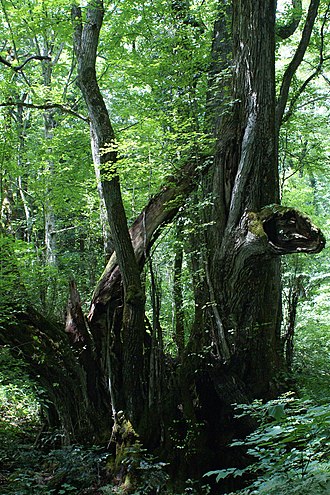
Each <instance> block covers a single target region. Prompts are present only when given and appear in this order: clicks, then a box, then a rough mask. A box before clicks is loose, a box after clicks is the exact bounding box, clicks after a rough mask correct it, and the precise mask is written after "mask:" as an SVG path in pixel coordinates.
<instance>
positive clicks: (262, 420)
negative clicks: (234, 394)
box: [207, 393, 330, 495]
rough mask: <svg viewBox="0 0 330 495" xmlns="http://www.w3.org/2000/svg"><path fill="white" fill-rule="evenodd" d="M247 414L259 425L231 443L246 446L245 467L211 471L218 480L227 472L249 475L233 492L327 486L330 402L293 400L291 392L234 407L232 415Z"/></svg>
mask: <svg viewBox="0 0 330 495" xmlns="http://www.w3.org/2000/svg"><path fill="white" fill-rule="evenodd" d="M246 415H249V416H251V417H252V418H254V419H255V420H257V422H258V424H259V426H258V428H257V429H256V430H255V431H253V432H252V433H251V434H250V435H248V436H247V437H246V438H245V439H244V440H236V441H233V442H232V444H231V445H232V447H239V448H244V449H246V452H247V454H248V455H249V457H250V459H251V462H250V464H249V465H248V466H247V467H244V468H241V469H238V468H235V467H233V468H228V469H223V470H218V471H211V472H209V473H207V476H213V475H215V476H216V480H217V481H218V482H220V481H221V480H222V479H225V478H228V477H241V476H244V478H245V479H251V478H252V480H253V481H252V482H250V484H248V486H247V487H246V488H243V489H242V490H238V491H236V492H235V494H241V495H252V494H260V495H261V494H264V495H266V494H267V495H272V494H274V495H275V494H277V493H280V494H281V495H286V494H288V495H289V494H294V493H295V494H297V495H298V494H299V495H303V494H306V495H307V494H310V493H313V494H326V493H328V492H329V487H330V463H329V454H330V449H329V445H330V443H329V440H330V433H329V432H330V429H329V426H330V406H329V404H325V405H316V404H315V403H313V402H312V401H306V400H302V399H297V398H295V397H294V395H293V394H292V393H288V394H285V395H283V396H281V397H280V398H278V399H276V400H273V401H270V402H268V403H266V404H263V403H262V402H261V401H254V402H253V403H252V404H251V405H239V406H237V417H238V418H241V417H244V416H246Z"/></svg>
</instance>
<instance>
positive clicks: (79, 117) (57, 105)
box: [0, 101, 89, 123]
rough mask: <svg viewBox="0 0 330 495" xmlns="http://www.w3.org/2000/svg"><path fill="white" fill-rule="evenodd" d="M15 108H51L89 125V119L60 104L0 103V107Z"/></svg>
mask: <svg viewBox="0 0 330 495" xmlns="http://www.w3.org/2000/svg"><path fill="white" fill-rule="evenodd" d="M16 106H20V107H26V108H35V109H37V110H51V109H53V108H58V109H59V110H61V111H62V112H64V113H68V114H70V115H73V116H74V117H77V118H78V119H80V120H83V121H84V122H88V123H89V119H88V118H87V117H84V115H81V114H80V113H78V112H75V111H74V110H71V108H68V107H66V106H64V105H61V103H43V104H40V105H37V104H35V103H23V102H22V101H10V102H6V103H0V107H16Z"/></svg>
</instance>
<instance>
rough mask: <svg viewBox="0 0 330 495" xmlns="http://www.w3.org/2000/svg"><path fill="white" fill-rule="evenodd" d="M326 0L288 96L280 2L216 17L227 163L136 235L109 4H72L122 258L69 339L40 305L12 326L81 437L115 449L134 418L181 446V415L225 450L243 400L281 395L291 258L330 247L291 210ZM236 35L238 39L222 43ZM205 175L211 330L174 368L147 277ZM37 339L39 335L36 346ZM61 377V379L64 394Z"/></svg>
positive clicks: (139, 222) (195, 173)
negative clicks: (101, 71)
mask: <svg viewBox="0 0 330 495" xmlns="http://www.w3.org/2000/svg"><path fill="white" fill-rule="evenodd" d="M318 4H319V1H317V0H312V1H311V3H310V8H309V12H308V15H307V18H306V22H305V27H304V29H303V33H302V41H301V42H300V44H299V46H298V49H297V52H296V55H295V56H294V58H293V60H292V62H291V64H289V66H288V69H287V71H286V72H285V73H284V77H283V83H282V87H281V91H280V95H279V98H278V101H276V94H275V32H276V30H275V12H276V2H275V0H236V1H234V2H232V5H230V3H229V2H224V6H225V7H226V8H225V11H226V12H224V11H223V9H221V12H220V14H219V20H217V22H216V23H215V31H214V42H213V49H212V50H213V51H212V64H211V68H210V80H211V79H212V84H210V89H209V91H215V92H216V98H215V99H214V100H213V104H212V105H210V104H209V103H208V104H207V113H208V114H209V117H208V119H207V121H208V122H210V127H211V128H213V129H214V130H215V139H216V145H215V149H214V155H213V160H212V162H210V160H206V161H205V160H204V159H202V158H200V159H199V160H196V158H195V157H194V159H192V160H191V161H187V163H186V165H185V166H184V167H183V168H182V170H180V171H179V172H178V173H177V176H176V177H174V178H172V180H171V182H170V183H169V184H166V185H165V186H164V187H163V189H162V190H161V191H160V192H159V193H158V194H157V195H156V196H154V197H153V198H152V199H151V200H150V201H149V203H148V204H147V205H146V207H145V208H144V210H143V211H142V213H141V214H140V215H139V216H138V218H137V219H136V220H135V222H134V223H133V224H132V226H131V227H130V229H129V228H128V226H127V220H126V216H125V211H124V207H123V202H122V198H121V192H120V180H119V175H118V173H117V169H116V164H117V154H116V139H115V133H114V130H113V126H112V124H111V119H110V116H109V113H108V110H107V107H106V105H105V100H104V98H103V96H102V93H101V91H100V88H99V85H98V81H97V76H96V62H97V48H98V42H99V36H100V31H101V27H102V22H103V16H104V7H103V2H102V0H93V1H92V2H90V3H89V4H88V7H87V10H86V13H85V17H84V16H83V15H82V12H81V9H80V8H78V7H76V6H74V7H73V8H72V22H73V27H74V43H75V51H76V57H77V60H78V69H77V70H78V85H79V88H80V90H81V92H82V95H83V97H84V100H85V103H86V107H87V110H88V115H89V122H90V132H91V145H92V154H93V160H94V165H95V169H96V173H97V176H98V181H99V186H100V193H101V196H102V198H103V199H104V202H105V205H106V210H107V217H108V222H109V226H110V230H111V234H112V241H113V246H114V253H113V255H112V257H111V259H110V260H109V262H108V264H107V266H106V268H105V270H104V273H103V274H102V276H101V278H100V280H99V282H98V284H97V287H96V288H95V291H94V295H93V299H92V302H91V308H90V312H89V315H88V317H85V316H84V315H83V313H82V310H81V305H80V300H79V295H78V293H77V290H76V288H75V285H74V284H73V283H72V285H71V296H70V302H69V307H68V316H67V324H66V332H64V331H63V329H62V328H60V326H57V327H56V326H54V325H50V324H48V323H47V322H46V321H45V320H44V319H43V318H42V317H41V316H40V315H38V313H37V312H36V311H35V310H33V309H31V308H30V309H27V310H26V311H25V312H23V311H21V312H18V313H17V314H15V315H14V316H13V321H12V322H11V324H10V325H9V326H8V328H5V329H2V328H1V329H0V338H1V341H2V342H3V343H8V344H10V345H13V344H14V345H17V346H20V349H21V352H22V353H23V356H24V358H25V359H26V360H27V362H28V363H29V365H30V368H31V372H32V374H33V375H34V376H38V377H40V380H41V381H42V384H43V385H44V387H45V388H46V390H48V391H49V393H50V398H51V400H52V402H53V404H54V407H55V410H56V413H57V416H58V418H59V421H60V423H61V424H62V426H63V427H64V428H65V430H66V432H67V437H68V439H69V440H73V439H78V440H84V439H86V432H87V434H88V432H89V434H90V437H91V438H90V439H91V440H97V441H104V439H105V438H106V437H109V435H110V432H111V427H112V424H113V416H115V413H116V412H118V410H124V412H125V414H126V415H127V417H129V419H130V420H131V421H132V423H133V425H134V427H135V428H136V430H137V431H138V432H139V433H140V434H141V437H142V440H144V441H145V442H146V443H147V444H149V445H153V446H156V445H159V444H161V443H162V444H163V445H165V448H168V449H169V448H171V441H173V437H171V436H170V435H169V427H170V426H171V425H173V421H174V420H179V421H180V420H185V419H189V420H191V421H197V422H199V424H201V422H202V423H203V424H204V425H205V427H204V430H203V438H204V440H203V441H204V442H205V440H206V439H207V440H208V442H209V445H211V447H212V448H213V453H212V455H215V456H216V455H217V452H218V451H219V450H221V445H222V444H223V443H224V442H225V438H226V435H224V429H223V428H224V426H225V425H226V424H228V419H226V418H227V416H228V411H229V408H230V404H232V403H233V402H241V401H243V400H248V399H249V398H252V397H267V396H269V395H271V394H273V393H275V392H276V390H277V385H276V383H275V379H276V374H277V372H278V371H279V370H283V369H284V362H285V361H284V359H283V349H282V348H281V335H280V326H281V279H280V277H281V275H280V256H281V255H284V254H290V253H294V252H305V253H317V252H319V251H320V250H322V248H323V247H324V244H325V241H324V237H323V235H322V233H321V232H320V231H319V230H318V229H317V228H316V227H314V226H313V225H312V224H311V222H310V221H309V219H308V218H306V217H305V216H304V215H302V214H301V213H300V212H298V211H296V210H295V209H294V208H285V207H281V206H279V204H278V203H279V184H278V182H279V181H278V164H277V154H278V136H279V127H280V124H281V120H282V117H283V114H284V111H285V107H286V103H287V99H288V89H289V86H290V81H291V80H292V77H293V75H294V73H295V71H296V70H297V67H298V66H299V64H300V62H301V60H302V58H303V55H304V53H305V51H306V48H307V46H308V41H309V37H310V34H311V29H312V26H313V23H314V20H315V17H316V15H317V10H318ZM228 16H231V22H229V18H228ZM296 20H297V19H295V26H296V25H297V22H296ZM224 35H225V37H226V43H223V44H222V43H219V39H220V38H221V37H223V36H224ZM228 68H230V71H231V72H230V74H231V75H230V78H229V79H230V88H229V89H228V91H227V92H224V91H222V88H219V87H218V88H217V87H214V84H218V85H219V84H220V85H221V80H220V79H219V77H216V76H217V75H218V74H217V71H221V70H224V69H228ZM227 74H228V72H227ZM227 77H228V76H227ZM219 80H220V83H219ZM217 81H218V82H217ZM224 93H226V94H224ZM228 98H229V101H228ZM214 101H215V102H216V105H215V104H214ZM206 132H210V129H207V130H206ZM201 170H202V174H203V175H204V178H203V181H204V182H205V184H206V187H204V188H203V191H204V192H205V194H207V195H209V194H211V195H212V207H209V208H208V210H207V215H208V218H207V222H205V223H207V224H208V225H209V227H208V228H207V230H206V231H205V235H204V236H203V240H204V241H205V249H204V250H203V253H202V254H201V258H200V260H195V262H196V263H197V265H199V267H202V269H203V273H204V276H202V279H201V281H200V283H201V285H202V286H203V290H198V287H196V290H195V295H196V297H200V298H201V299H200V300H198V299H197V300H196V319H197V318H198V322H197V320H196V324H195V326H194V331H192V333H191V336H190V341H189V343H188V345H187V346H186V349H182V348H181V349H180V363H179V366H177V364H178V363H175V362H171V363H172V364H171V366H169V365H168V366H164V360H165V356H164V355H163V354H162V352H160V349H161V346H160V345H159V346H156V345H155V341H157V335H155V334H153V333H152V331H151V335H150V332H149V329H148V331H146V328H147V327H148V322H146V321H145V310H144V292H143V285H142V283H141V272H142V270H143V267H144V264H145V262H146V260H147V257H148V254H149V253H150V248H151V246H152V244H153V242H154V240H155V239H156V238H157V236H158V235H159V232H160V229H161V227H162V226H163V225H164V224H166V223H167V222H169V221H171V220H172V219H173V218H174V216H175V215H176V213H177V212H178V210H179V208H180V207H181V206H182V205H183V204H184V201H185V198H187V196H188V195H189V194H191V193H192V191H193V190H194V189H196V188H197V187H198V184H199V180H198V179H199V178H200V175H201ZM205 184H204V185H205ZM203 221H205V218H204V219H203ZM205 303H207V304H205ZM32 334H34V335H36V336H37V337H38V339H37V340H33V339H31V336H32ZM33 342H34V343H33ZM36 342H37V344H38V346H39V347H40V349H41V348H42V352H43V353H44V354H45V356H47V359H45V360H44V361H43V362H38V361H36V360H35V359H34V357H33V356H34V354H35V353H34V352H33V350H32V348H33V346H36V345H37V344H36ZM22 343H23V344H24V343H26V348H25V349H26V351H28V352H25V350H24V346H22V345H21V344H22ZM29 346H32V348H31V349H30V347H29ZM181 347H182V346H181ZM156 351H157V352H156ZM201 355H202V358H200V356H201ZM196 356H197V357H196ZM198 356H199V357H198ZM151 363H153V364H152V365H151ZM155 363H156V364H155ZM54 375H56V382H57V383H59V387H56V388H55V389H54V387H52V383H54V378H53V376H54ZM155 397H157V401H155V400H154V398H155ZM77 404H79V408H77ZM226 422H227V423H226ZM204 446H205V443H204Z"/></svg>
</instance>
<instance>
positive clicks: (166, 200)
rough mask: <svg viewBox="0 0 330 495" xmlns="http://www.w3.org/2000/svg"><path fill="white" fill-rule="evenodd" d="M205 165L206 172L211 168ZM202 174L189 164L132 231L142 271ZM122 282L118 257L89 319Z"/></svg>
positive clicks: (100, 285) (113, 259)
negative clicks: (147, 256)
mask: <svg viewBox="0 0 330 495" xmlns="http://www.w3.org/2000/svg"><path fill="white" fill-rule="evenodd" d="M210 163H211V161H210V162H206V164H205V170H206V169H207V168H208V166H209V165H210ZM199 173H200V167H199V166H198V163H197V162H195V161H192V162H190V163H188V164H187V165H186V166H185V167H184V168H183V170H181V171H180V173H179V174H178V175H177V177H176V178H175V179H174V180H173V182H171V183H170V185H167V186H165V187H163V189H162V190H161V191H160V192H159V193H158V194H157V195H156V196H154V197H153V198H151V200H150V201H149V203H148V204H147V206H146V207H145V208H144V210H143V211H142V212H141V213H140V215H139V216H138V217H137V219H136V220H135V222H134V223H133V225H132V226H131V228H130V236H131V240H132V244H133V247H134V253H135V258H136V260H137V262H138V264H139V266H140V269H142V267H143V265H144V262H145V260H146V255H147V253H148V252H149V250H150V248H151V246H152V245H153V243H154V241H155V240H156V239H157V237H158V235H159V234H160V231H161V227H162V226H163V225H165V224H167V223H169V222H170V221H171V220H172V219H173V218H174V216H175V215H176V214H177V212H178V211H179V209H180V208H181V207H182V206H183V205H184V203H185V200H186V198H187V197H188V195H189V194H190V193H191V191H193V189H194V188H195V187H196V186H197V184H198V181H197V176H198V175H199ZM119 279H120V272H119V270H118V266H117V258H116V254H114V255H113V256H112V257H111V259H110V260H109V262H108V264H107V266H106V268H105V270H104V272H103V274H102V276H101V278H100V280H99V282H98V284H97V287H96V289H95V292H94V295H93V299H92V306H91V310H90V314H89V318H92V317H93V313H94V309H95V306H96V305H97V304H106V303H107V302H108V301H109V299H110V298H111V297H112V289H113V287H114V286H115V285H116V284H117V283H118V281H119Z"/></svg>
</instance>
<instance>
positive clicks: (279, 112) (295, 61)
mask: <svg viewBox="0 0 330 495" xmlns="http://www.w3.org/2000/svg"><path fill="white" fill-rule="evenodd" d="M319 5H320V0H311V2H310V5H309V9H308V13H307V18H306V21H305V26H304V29H303V32H302V35H301V40H300V43H299V45H298V47H297V50H296V53H295V54H294V56H293V58H292V60H291V62H290V64H289V65H288V67H287V69H286V71H285V72H284V75H283V80H282V85H281V90H280V95H279V98H278V101H277V106H276V117H275V118H276V129H277V131H278V130H279V128H280V126H281V123H282V118H283V114H284V110H285V107H286V104H287V101H288V96H289V90H290V85H291V81H292V78H293V76H294V75H295V73H296V71H297V69H298V67H299V65H300V64H301V62H302V60H303V58H304V55H305V52H306V50H307V47H308V45H309V41H310V37H311V34H312V29H313V26H314V23H315V19H316V16H317V12H318V8H319Z"/></svg>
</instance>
